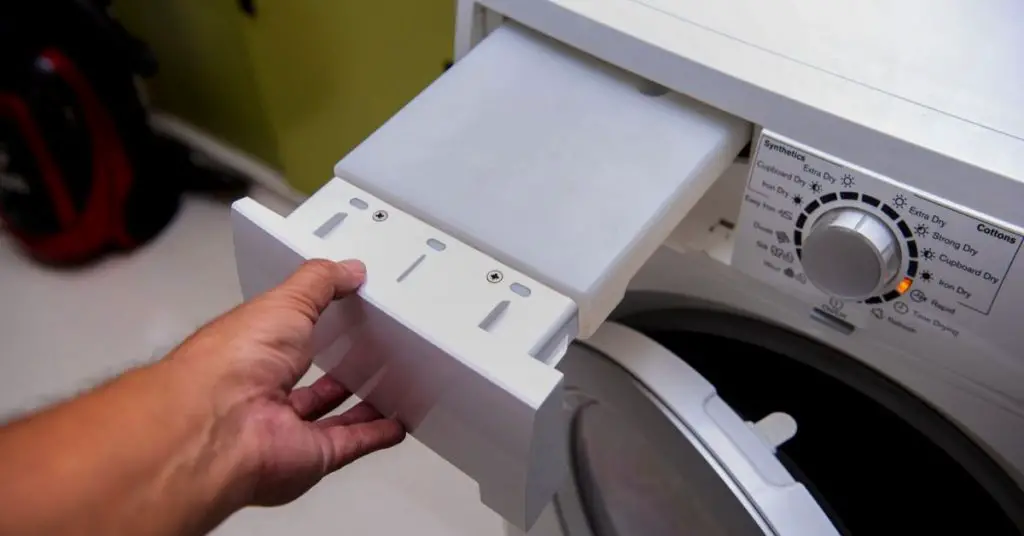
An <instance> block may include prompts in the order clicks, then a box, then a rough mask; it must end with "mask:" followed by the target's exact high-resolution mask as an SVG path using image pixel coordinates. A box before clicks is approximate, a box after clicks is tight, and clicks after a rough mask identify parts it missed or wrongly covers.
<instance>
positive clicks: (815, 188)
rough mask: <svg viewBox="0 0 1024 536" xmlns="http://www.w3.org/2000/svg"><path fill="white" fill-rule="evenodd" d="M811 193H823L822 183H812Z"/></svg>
mask: <svg viewBox="0 0 1024 536" xmlns="http://www.w3.org/2000/svg"><path fill="white" fill-rule="evenodd" d="M811 191H812V192H814V193H820V192H821V183H819V182H818V181H814V182H812V183H811Z"/></svg>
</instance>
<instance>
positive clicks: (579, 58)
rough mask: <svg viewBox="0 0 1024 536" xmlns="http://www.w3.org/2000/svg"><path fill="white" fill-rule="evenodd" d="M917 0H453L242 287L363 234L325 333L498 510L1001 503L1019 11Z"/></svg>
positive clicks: (332, 350)
mask: <svg viewBox="0 0 1024 536" xmlns="http://www.w3.org/2000/svg"><path fill="white" fill-rule="evenodd" d="M911 4H914V2H911V3H908V4H906V5H904V4H900V5H899V6H892V5H890V4H889V3H883V2H880V1H879V2H877V3H871V2H868V3H858V4H856V5H853V4H849V5H847V4H846V3H837V2H804V1H797V2H792V3H791V5H787V6H788V7H780V6H775V7H772V8H770V9H768V8H764V6H761V5H760V4H757V3H754V2H749V1H747V0H729V1H727V2H710V3H709V2H698V1H696V0H679V1H673V2H664V1H659V0H588V1H581V0H462V1H461V2H459V22H458V31H457V33H458V35H457V39H456V41H457V43H456V52H457V55H458V61H457V62H456V63H455V65H454V66H453V67H452V68H451V69H450V70H448V71H447V72H446V74H445V75H444V76H442V77H441V78H440V79H439V80H437V81H436V82H435V83H434V84H432V85H431V86H430V87H429V88H427V89H426V90H424V91H423V92H422V93H421V94H420V95H419V96H417V97H416V98H415V99H414V100H413V101H412V102H410V103H409V104H408V105H407V106H406V107H405V108H403V109H402V110H401V111H400V112H399V113H397V114H396V115H395V116H394V117H393V118H391V119H390V120H389V121H388V122H387V123H386V124H385V125H384V126H383V127H381V128H380V129H379V130H378V131H377V132H375V133H374V134H373V135H372V136H370V137H369V138H368V139H367V140H366V141H365V142H363V143H362V144H361V145H360V146H359V147H357V148H356V149H355V150H353V151H352V152H351V153H349V154H348V155H347V156H345V157H344V158H343V159H342V160H341V161H340V162H339V163H338V164H337V166H336V167H335V169H334V178H332V179H331V180H330V181H329V182H328V183H327V184H326V185H325V186H324V187H323V188H322V189H321V190H320V191H318V192H317V193H316V194H315V195H314V196H312V197H311V198H310V199H309V200H307V201H306V202H305V203H303V205H302V206H300V207H299V208H298V209H296V210H295V211H294V212H292V213H291V214H289V215H287V216H280V215H277V214H275V213H272V212H271V211H269V210H267V209H266V208H264V207H261V206H259V205H258V204H257V203H255V202H254V201H252V200H242V201H239V202H237V203H235V205H234V206H233V212H234V214H233V222H234V223H233V225H234V230H235V247H236V256H237V258H238V267H239V277H240V281H241V284H242V290H243V293H244V294H245V295H246V296H247V297H251V296H254V295H256V294H257V293H259V292H262V291H263V290H265V289H267V288H269V287H271V286H273V285H274V284H276V283H277V282H279V281H281V280H282V279H283V278H284V277H286V276H287V274H288V273H290V271H291V270H293V269H295V267H297V266H298V265H299V264H300V263H301V262H303V261H304V260H305V259H309V258H313V257H323V258H329V259H335V260H341V259H344V258H351V257H356V258H360V259H362V260H363V261H364V262H365V263H366V265H367V266H368V274H369V275H368V279H367V282H366V284H365V285H364V286H363V287H362V288H361V289H360V291H359V293H358V297H357V298H355V299H349V300H343V301H341V302H338V303H334V304H332V305H331V306H330V307H328V309H327V310H326V311H325V312H324V314H323V316H322V317H321V320H320V321H319V322H318V324H317V326H316V328H315V336H314V345H313V351H314V352H315V354H316V357H315V359H316V363H317V364H318V365H319V366H320V367H321V368H323V369H325V370H327V371H329V372H330V373H331V374H332V375H333V376H335V377H336V378H337V379H339V380H340V381H341V382H342V383H344V384H345V385H346V386H347V387H348V388H349V389H351V390H352V391H353V392H357V393H359V394H360V396H363V397H364V398H365V399H367V400H369V401H370V402H371V403H373V404H374V405H375V406H376V407H378V409H380V410H381V411H382V412H383V413H385V414H390V415H395V416H396V417H397V418H399V419H400V420H401V421H402V422H403V424H404V425H405V426H406V427H407V428H408V429H409V431H410V432H411V433H412V434H413V435H414V436H416V437H417V438H418V439H419V440H420V441H421V442H423V443H424V444H425V445H426V446H428V447H429V448H431V449H432V450H434V451H435V452H436V453H438V454H439V455H440V456H442V457H443V458H445V459H446V460H448V461H449V462H451V464H452V465H453V466H454V467H456V468H457V469H459V470H460V471H462V472H464V473H466V474H468V475H469V476H471V477H472V478H473V479H474V480H475V481H476V482H477V483H478V484H479V487H480V497H481V500H482V502H483V503H484V504H486V505H487V506H488V507H490V508H491V509H493V510H494V511H496V512H497V513H499V514H500V515H501V516H502V517H504V518H505V519H506V520H508V521H509V523H510V530H513V531H519V530H526V531H528V532H529V533H530V534H536V535H544V536H555V535H561V536H579V535H587V536H590V535H595V536H598V535H662V534H778V535H785V536H796V535H814V536H818V535H828V534H850V533H858V534H889V533H899V534H904V533H909V532H912V533H924V532H968V533H971V534H1018V533H1021V532H1024V491H1022V485H1024V359H1022V358H1021V353H1020V348H1021V347H1024V335H1022V334H1021V330H1020V327H1019V319H1020V318H1021V313H1022V312H1024V308H1022V307H1021V305H1020V304H1021V303H1022V301H1024V262H1022V261H1020V260H1019V259H1018V252H1019V250H1020V247H1021V244H1022V243H1024V216H1022V213H1021V212H1020V210H1019V201H1018V200H1019V199H1024V141H1021V140H1024V120H1022V119H1024V116H1022V115H1021V112H1020V110H1022V109H1024V108H1022V107H1020V106H1018V105H1017V104H1019V96H1018V95H1016V93H1014V92H1012V91H1010V90H1009V89H1008V88H1011V87H1020V82H1021V80H1024V78H1022V77H1021V71H1020V69H1019V66H1020V65H1022V64H1021V63H1020V62H1019V57H1018V56H1019V55H1015V53H1013V52H1009V51H1010V50H1011V49H1012V50H1017V49H1019V47H1014V46H1013V45H1016V44H1017V43H1018V42H1019V39H1018V37H1017V36H1018V34H1019V33H1018V32H1017V29H1016V27H1015V26H1013V25H1012V24H1010V23H1008V22H1007V21H1014V20H1019V17H1017V18H1014V15H1015V14H1017V11H1016V10H1017V9H1018V8H1017V7H1016V4H1013V5H1011V4H1012V2H1004V3H1002V4H999V7H990V8H984V9H983V8H980V7H978V6H977V5H976V4H969V5H968V4H966V3H955V5H954V6H952V7H950V8H948V9H943V10H935V9H932V7H931V5H930V4H928V5H925V4H922V3H920V2H918V3H917V4H916V7H914V8H913V9H912V8H911V7H909V6H910V5H911ZM997 4H998V3H997ZM866 6H867V7H866ZM993 6H995V4H993ZM918 8H920V9H918ZM926 8H927V9H926ZM954 8H955V9H954ZM795 28H798V29H799V30H800V31H799V32H797V31H795ZM907 28H910V29H913V31H912V32H909V33H901V31H902V30H905V29H907ZM897 30H899V31H897ZM890 41H891V42H890ZM809 42H814V43H816V45H815V46H806V44H807V43H809ZM967 50H983V51H987V52H988V55H987V56H985V62H979V61H978V57H976V56H974V55H971V54H969V53H967V52H965V51H967ZM982 63H984V66H988V68H984V69H983V68H982V67H983V65H982ZM954 67H955V68H954ZM951 73H954V74H951ZM968 75H970V76H968ZM981 82H984V83H981ZM1015 99H1016V100H1015Z"/></svg>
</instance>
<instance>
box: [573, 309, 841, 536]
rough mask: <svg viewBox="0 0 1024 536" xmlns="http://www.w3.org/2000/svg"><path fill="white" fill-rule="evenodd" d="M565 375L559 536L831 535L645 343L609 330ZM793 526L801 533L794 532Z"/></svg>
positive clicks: (762, 456)
mask: <svg viewBox="0 0 1024 536" xmlns="http://www.w3.org/2000/svg"><path fill="white" fill-rule="evenodd" d="M662 366H665V367H666V368H661V367H662ZM559 369H561V370H562V371H563V372H564V373H565V383H566V389H567V395H568V396H567V405H566V409H567V411H569V412H570V414H571V421H570V423H571V424H570V431H569V438H570V439H569V449H570V459H571V460H572V471H571V473H572V478H571V482H570V483H568V484H567V485H566V486H565V487H564V488H563V490H562V491H561V492H560V493H559V494H558V496H557V498H556V501H555V508H556V511H557V514H558V517H559V522H560V523H559V524H560V525H561V527H560V529H561V532H562V533H563V534H564V535H566V536H589V535H593V536H631V535H644V536H661V535H666V536H667V535H686V534H694V535H702V536H717V535H762V534H815V535H816V536H817V535H822V534H829V533H830V532H831V533H834V532H832V531H833V529H832V527H831V525H830V524H829V523H828V520H827V517H826V516H825V515H824V514H823V513H822V511H821V509H820V508H819V507H818V506H817V504H816V503H814V501H813V500H812V499H811V498H810V496H809V494H807V493H806V490H804V489H803V487H802V486H801V485H800V484H798V483H796V482H795V481H793V480H792V478H791V477H789V475H788V473H785V470H784V469H783V468H782V466H781V464H779V463H778V461H777V460H775V458H774V456H773V454H772V449H771V447H770V446H769V445H768V444H767V443H765V442H764V441H763V440H762V439H761V438H760V437H758V436H757V435H756V434H755V432H754V431H753V429H752V428H751V427H750V426H749V425H748V424H747V423H745V422H743V421H742V420H741V419H739V417H738V416H736V415H735V413H732V412H731V410H730V409H729V408H728V406H726V405H725V404H724V403H723V402H721V401H720V400H718V399H717V397H716V396H715V395H714V389H713V388H712V387H711V385H710V384H708V383H707V382H706V381H704V380H703V378H701V377H700V376H699V375H698V374H697V373H696V372H695V371H693V369H691V368H689V367H688V366H686V365H685V363H683V362H682V361H680V360H679V359H678V358H677V357H675V356H673V355H671V354H670V353H669V352H668V351H667V350H664V349H663V348H661V347H660V346H657V345H656V344H655V343H653V342H651V341H650V340H649V339H646V338H645V337H644V336H642V335H640V334H638V333H636V332H634V331H632V330H630V329H628V328H624V327H622V326H618V325H614V324H606V325H605V326H603V327H602V329H601V331H599V332H598V335H596V336H595V337H594V338H593V339H591V340H590V341H588V345H587V346H584V345H582V344H576V345H574V346H573V348H571V349H570V350H569V352H568V353H567V355H566V356H565V358H564V359H563V360H562V362H561V363H560V365H559ZM639 375H643V376H644V378H643V379H644V381H640V380H639V379H638V376H639ZM652 375H657V376H661V378H660V379H661V380H664V381H665V382H666V383H664V384H663V385H665V386H667V385H669V384H671V385H673V386H674V388H675V389H674V393H669V394H668V396H663V393H661V392H655V391H654V390H652V389H651V388H649V387H648V384H650V383H658V382H657V381H654V382H651V381H649V380H652V379H655V378H654V377H652ZM669 376H670V377H669ZM659 391H660V390H659ZM755 451H756V452H755ZM759 463H760V464H761V465H759ZM748 488H749V489H748ZM773 488H775V489H773ZM756 489H768V490H769V493H767V494H761V495H760V496H759V495H758V494H757V493H751V492H750V490H756ZM769 496H770V497H771V498H772V499H783V500H782V501H778V500H771V501H768V502H772V503H780V502H781V503H785V506H784V508H783V509H784V510H785V512H783V513H782V514H781V515H782V517H784V518H786V520H785V521H784V522H783V523H782V524H781V525H780V524H779V523H777V522H776V521H777V520H773V519H772V517H773V516H772V515H767V514H769V513H770V512H768V511H767V510H766V507H765V506H764V505H762V504H759V503H760V502H764V501H763V499H764V498H765V497H769ZM770 509H772V508H768V510H770ZM774 510H775V514H776V516H775V517H778V514H779V511H778V510H779V508H778V504H775V508H774ZM794 522H795V523H794ZM790 524H793V525H794V526H799V527H801V529H800V530H796V531H788V532H787V531H786V527H788V526H789V525H790ZM803 529H807V530H803Z"/></svg>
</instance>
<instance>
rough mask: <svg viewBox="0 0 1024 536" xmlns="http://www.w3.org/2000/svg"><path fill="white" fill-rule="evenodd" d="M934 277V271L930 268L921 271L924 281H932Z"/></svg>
mask: <svg viewBox="0 0 1024 536" xmlns="http://www.w3.org/2000/svg"><path fill="white" fill-rule="evenodd" d="M933 277H934V276H933V275H932V273H931V272H929V271H928V270H925V271H923V272H921V281H924V282H925V283H928V282H930V281H931V280H932V278H933Z"/></svg>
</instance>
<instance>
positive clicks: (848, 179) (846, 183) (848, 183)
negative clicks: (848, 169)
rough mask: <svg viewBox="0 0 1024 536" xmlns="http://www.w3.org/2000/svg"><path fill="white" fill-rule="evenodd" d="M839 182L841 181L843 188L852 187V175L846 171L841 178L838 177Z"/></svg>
mask: <svg viewBox="0 0 1024 536" xmlns="http://www.w3.org/2000/svg"><path fill="white" fill-rule="evenodd" d="M839 182H841V183H843V188H852V187H853V184H854V179H853V175H850V174H849V173H847V174H846V175H843V178H841V179H839Z"/></svg>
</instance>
